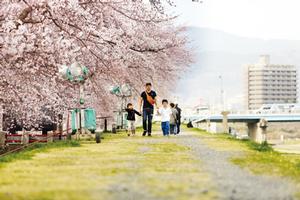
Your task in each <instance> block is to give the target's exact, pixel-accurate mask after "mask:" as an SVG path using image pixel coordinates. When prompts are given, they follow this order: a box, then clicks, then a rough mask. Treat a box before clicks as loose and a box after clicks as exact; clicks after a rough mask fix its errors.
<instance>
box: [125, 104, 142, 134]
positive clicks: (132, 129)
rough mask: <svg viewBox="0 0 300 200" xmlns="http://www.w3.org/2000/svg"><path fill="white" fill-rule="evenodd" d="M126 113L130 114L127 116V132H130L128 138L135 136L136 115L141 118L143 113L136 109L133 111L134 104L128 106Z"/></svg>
mask: <svg viewBox="0 0 300 200" xmlns="http://www.w3.org/2000/svg"><path fill="white" fill-rule="evenodd" d="M125 110H126V112H127V113H128V115H127V124H128V125H127V126H128V127H127V131H130V132H128V134H127V135H128V136H130V135H131V134H132V135H135V114H137V115H139V116H141V113H139V112H138V111H136V110H135V109H133V105H132V103H128V104H127V108H126V109H125Z"/></svg>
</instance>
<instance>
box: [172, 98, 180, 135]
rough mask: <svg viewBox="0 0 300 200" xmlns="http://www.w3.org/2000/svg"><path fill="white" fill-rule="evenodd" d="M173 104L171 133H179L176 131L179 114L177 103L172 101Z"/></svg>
mask: <svg viewBox="0 0 300 200" xmlns="http://www.w3.org/2000/svg"><path fill="white" fill-rule="evenodd" d="M170 106H171V114H170V134H174V135H176V134H177V131H176V126H177V120H178V119H177V115H178V111H177V110H176V108H175V104H174V103H170Z"/></svg>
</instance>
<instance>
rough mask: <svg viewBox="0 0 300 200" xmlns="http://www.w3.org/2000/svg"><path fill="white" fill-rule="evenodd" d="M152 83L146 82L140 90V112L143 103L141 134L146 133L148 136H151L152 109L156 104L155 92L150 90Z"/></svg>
mask: <svg viewBox="0 0 300 200" xmlns="http://www.w3.org/2000/svg"><path fill="white" fill-rule="evenodd" d="M151 88H152V85H151V83H146V85H145V91H144V92H142V94H141V97H140V106H139V108H140V113H141V111H142V105H143V112H142V115H143V128H144V132H143V136H145V135H146V134H147V133H148V136H151V131H152V118H153V111H154V104H155V106H157V103H156V92H155V91H153V90H151Z"/></svg>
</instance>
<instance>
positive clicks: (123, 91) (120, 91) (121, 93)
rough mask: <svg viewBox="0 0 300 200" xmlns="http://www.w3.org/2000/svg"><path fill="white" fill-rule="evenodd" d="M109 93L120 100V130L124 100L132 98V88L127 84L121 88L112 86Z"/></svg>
mask: <svg viewBox="0 0 300 200" xmlns="http://www.w3.org/2000/svg"><path fill="white" fill-rule="evenodd" d="M110 93H111V94H113V95H116V96H117V97H119V98H121V107H120V109H119V112H118V113H119V115H121V129H122V128H123V124H124V123H123V121H124V117H123V110H124V107H125V104H126V98H128V97H131V96H132V88H131V86H130V85H129V84H123V85H121V86H113V87H112V88H111V89H110Z"/></svg>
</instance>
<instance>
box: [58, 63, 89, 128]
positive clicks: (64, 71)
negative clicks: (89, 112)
mask: <svg viewBox="0 0 300 200" xmlns="http://www.w3.org/2000/svg"><path fill="white" fill-rule="evenodd" d="M58 71H59V74H60V76H61V77H62V78H64V79H65V80H68V81H70V82H72V83H74V84H78V85H79V102H78V103H79V133H80V134H81V133H82V125H81V110H82V108H83V104H84V83H85V80H86V79H87V78H88V76H89V70H88V68H87V67H86V66H84V65H81V64H79V63H78V62H74V63H72V64H71V65H70V66H67V65H61V66H60V67H59V70H58Z"/></svg>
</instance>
